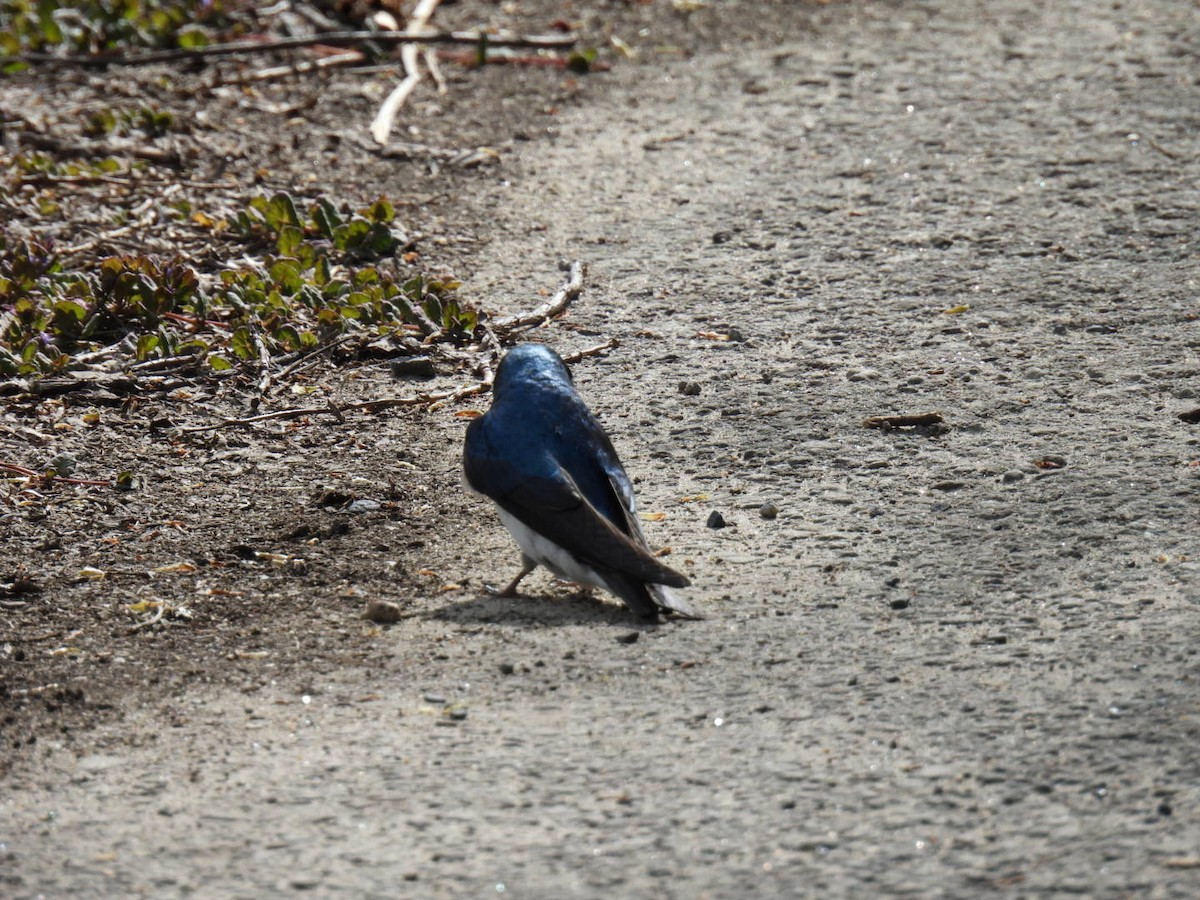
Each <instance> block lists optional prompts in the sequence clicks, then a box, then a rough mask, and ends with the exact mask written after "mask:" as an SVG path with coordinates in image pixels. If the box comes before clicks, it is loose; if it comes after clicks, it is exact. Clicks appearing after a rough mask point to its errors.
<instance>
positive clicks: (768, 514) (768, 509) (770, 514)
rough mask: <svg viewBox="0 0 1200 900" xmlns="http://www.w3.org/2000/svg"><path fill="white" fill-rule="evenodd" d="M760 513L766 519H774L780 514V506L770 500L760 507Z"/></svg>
mask: <svg viewBox="0 0 1200 900" xmlns="http://www.w3.org/2000/svg"><path fill="white" fill-rule="evenodd" d="M758 514H759V515H760V516H762V517H763V518H764V519H774V518H775V517H776V516H777V515H779V507H778V506H776V505H775V504H774V503H772V502H771V501H769V500H768V501H767V502H766V503H764V504H763V505H762V506H760V507H759V508H758Z"/></svg>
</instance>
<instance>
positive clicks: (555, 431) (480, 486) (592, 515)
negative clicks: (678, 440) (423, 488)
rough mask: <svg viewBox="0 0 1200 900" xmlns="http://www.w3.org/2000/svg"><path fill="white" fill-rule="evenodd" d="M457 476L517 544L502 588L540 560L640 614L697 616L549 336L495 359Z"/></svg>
mask: <svg viewBox="0 0 1200 900" xmlns="http://www.w3.org/2000/svg"><path fill="white" fill-rule="evenodd" d="M463 475H464V476H465V480H466V483H467V486H468V487H469V488H470V489H471V490H473V491H475V492H476V493H479V494H482V495H484V496H486V497H488V498H490V499H491V500H492V501H493V502H494V503H495V504H496V507H497V511H498V513H499V515H500V520H501V522H503V523H504V526H505V527H506V528H507V529H508V531H509V532H510V533H511V534H512V536H513V538H514V539H515V540H516V542H517V545H518V546H519V547H520V548H521V571H520V572H519V573H518V574H517V577H516V578H514V579H513V580H512V582H510V583H509V584H508V586H507V587H505V588H504V589H503V590H502V591H500V592H499V593H500V595H501V596H514V595H515V594H516V592H517V585H518V584H520V582H521V580H522V579H523V578H524V577H525V576H526V575H528V574H529V573H530V572H532V571H533V570H534V569H535V568H537V567H538V566H539V565H541V566H544V567H545V568H547V569H549V570H550V571H551V572H553V573H554V574H555V575H558V576H559V577H560V578H565V579H567V580H568V581H574V582H576V583H577V584H584V585H591V586H594V587H598V588H602V589H604V590H606V591H608V592H609V593H610V594H612V595H614V596H615V597H617V598H619V599H620V600H621V601H622V602H623V603H624V604H625V606H627V607H628V608H629V609H630V611H632V612H633V613H634V614H635V615H636V616H638V617H639V618H641V619H642V620H644V621H658V618H659V615H660V613H666V614H670V615H674V616H679V617H682V618H687V619H699V618H702V617H701V616H700V615H699V613H697V612H696V611H695V610H694V609H693V608H692V607H691V605H689V604H688V603H687V602H686V601H685V600H683V599H682V598H681V597H680V596H679V595H678V594H677V593H676V592H675V591H674V590H672V589H673V588H682V587H687V586H688V584H689V581H688V579H687V577H686V576H684V575H683V574H681V573H679V572H676V571H675V570H674V569H672V568H670V567H668V566H666V565H664V564H663V563H662V562H661V561H659V560H658V559H657V558H656V557H655V556H654V555H653V554H652V553H651V552H650V548H649V546H648V545H647V543H646V538H645V536H644V535H643V534H642V529H641V527H640V526H639V525H638V519H637V504H636V501H635V500H634V496H633V485H632V484H631V483H630V481H629V476H628V475H627V474H626V473H625V468H624V466H622V465H621V460H620V459H619V458H618V457H617V451H616V450H615V449H613V445H612V441H611V440H610V439H609V437H608V434H607V433H606V432H605V431H604V428H603V426H602V425H601V424H600V422H599V421H598V420H597V419H596V417H595V415H593V413H592V411H591V410H590V409H589V408H588V406H587V404H586V403H585V402H584V400H583V398H582V397H580V396H579V394H578V393H577V392H576V390H575V385H574V381H573V379H572V377H571V372H570V370H569V369H568V368H567V365H566V363H564V362H563V360H562V357H560V356H559V355H558V354H557V353H555V352H554V350H552V349H551V348H550V347H548V346H546V345H545V344H537V343H526V344H520V345H518V346H516V347H514V348H513V349H512V350H510V351H508V353H507V354H505V356H504V358H503V359H502V360H501V361H500V365H499V366H498V367H497V369H496V377H495V379H494V381H493V383H492V405H491V408H490V409H489V410H488V411H487V412H486V413H484V414H483V415H481V416H478V417H477V418H475V419H473V420H472V421H471V423H470V425H468V426H467V434H466V440H465V441H464V444H463Z"/></svg>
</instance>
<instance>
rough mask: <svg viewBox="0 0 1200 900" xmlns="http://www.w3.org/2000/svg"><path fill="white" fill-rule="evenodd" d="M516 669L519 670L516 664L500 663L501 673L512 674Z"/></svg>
mask: <svg viewBox="0 0 1200 900" xmlns="http://www.w3.org/2000/svg"><path fill="white" fill-rule="evenodd" d="M516 670H517V667H516V666H514V665H513V664H512V663H500V674H501V675H511V674H512V673H513V672H515V671H516Z"/></svg>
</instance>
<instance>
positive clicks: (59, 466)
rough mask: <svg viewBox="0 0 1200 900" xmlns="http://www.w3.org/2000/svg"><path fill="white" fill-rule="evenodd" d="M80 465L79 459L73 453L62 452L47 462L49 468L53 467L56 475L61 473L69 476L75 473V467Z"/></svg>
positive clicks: (63, 475)
mask: <svg viewBox="0 0 1200 900" xmlns="http://www.w3.org/2000/svg"><path fill="white" fill-rule="evenodd" d="M78 466H79V460H78V459H76V458H75V455H74V454H73V453H60V454H58V456H56V457H54V458H53V459H51V460H50V461H49V462H48V463H46V468H47V469H52V470H53V471H54V474H55V475H60V476H62V477H63V478H67V477H69V476H70V475H72V474H74V472H75V469H76V468H78Z"/></svg>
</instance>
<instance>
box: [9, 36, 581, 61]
mask: <svg viewBox="0 0 1200 900" xmlns="http://www.w3.org/2000/svg"><path fill="white" fill-rule="evenodd" d="M577 41H578V38H577V37H576V36H575V35H573V34H563V35H557V34H537V35H514V36H511V37H504V36H501V35H490V34H485V33H484V32H480V31H415V32H413V31H392V32H388V31H333V32H326V33H324V34H311V35H297V36H295V37H284V38H270V39H265V40H258V41H256V40H244V41H231V42H229V43H227V44H209V45H208V46H207V47H189V48H180V49H178V50H160V51H156V52H153V53H136V54H133V55H131V56H119V55H116V54H107V55H106V54H90V55H68V56H55V55H54V54H52V53H17V54H13V55H9V56H0V66H5V65H8V64H10V63H14V62H24V63H36V64H39V65H60V66H145V65H150V64H151V63H162V62H177V61H179V60H181V59H204V58H207V57H213V56H237V55H240V54H245V53H269V52H271V51H274V50H296V49H300V48H304V47H315V46H318V45H321V44H325V45H328V46H330V47H353V46H355V45H357V44H368V43H374V44H484V43H486V45H487V46H489V47H536V48H538V49H541V50H567V49H570V48H571V47H574V46H575V44H576V43H577Z"/></svg>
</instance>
